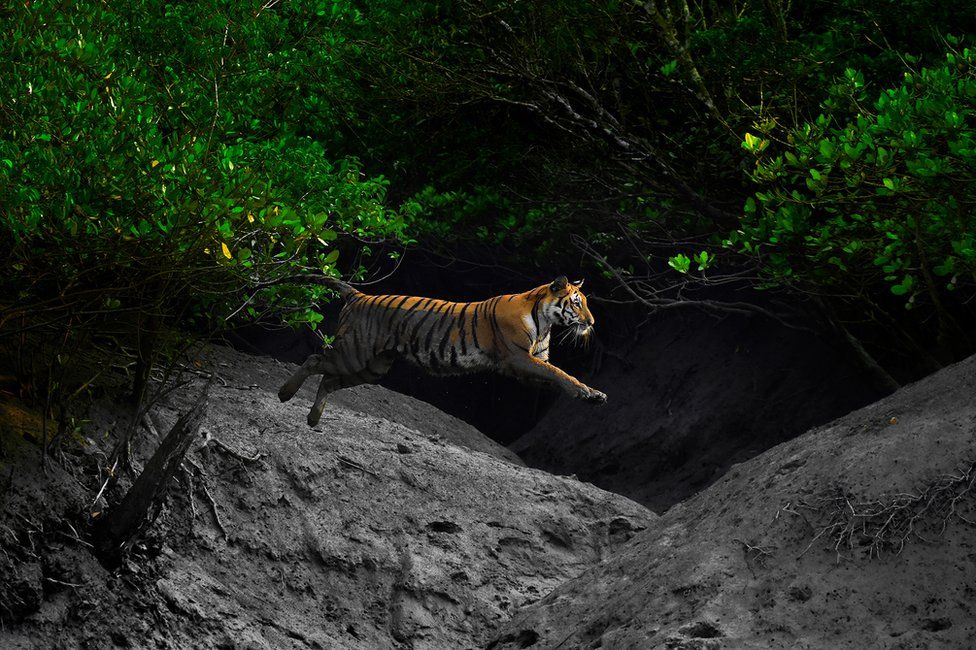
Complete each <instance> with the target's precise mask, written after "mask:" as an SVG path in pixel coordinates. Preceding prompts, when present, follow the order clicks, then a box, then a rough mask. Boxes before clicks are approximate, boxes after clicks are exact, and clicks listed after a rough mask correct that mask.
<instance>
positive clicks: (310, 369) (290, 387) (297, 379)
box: [278, 348, 334, 402]
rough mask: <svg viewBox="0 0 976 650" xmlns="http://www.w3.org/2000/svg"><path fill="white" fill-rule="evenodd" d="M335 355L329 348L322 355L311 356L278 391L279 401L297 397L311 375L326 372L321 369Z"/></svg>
mask: <svg viewBox="0 0 976 650" xmlns="http://www.w3.org/2000/svg"><path fill="white" fill-rule="evenodd" d="M333 354H334V351H333V350H332V349H331V348H329V349H326V350H325V351H324V352H323V353H322V354H312V355H309V357H308V358H307V359H305V363H303V364H302V365H301V366H299V368H298V370H296V371H295V372H294V373H293V374H292V376H291V377H289V378H288V381H286V382H285V383H284V384H282V385H281V388H279V389H278V399H280V400H281V401H282V402H287V401H288V400H290V399H291V398H292V397H294V396H295V393H297V392H298V389H299V388H301V387H302V384H304V383H305V380H306V379H308V378H309V376H310V375H317V374H322V373H323V372H325V370H324V369H321V368H323V367H324V366H325V364H326V363H327V362H328V361H329V358H328V357H330V356H332V355H333Z"/></svg>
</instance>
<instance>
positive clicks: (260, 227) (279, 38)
mask: <svg viewBox="0 0 976 650" xmlns="http://www.w3.org/2000/svg"><path fill="white" fill-rule="evenodd" d="M331 6H332V5H331V3H314V2H313V3H289V4H288V5H287V6H284V7H281V8H280V9H279V10H278V11H267V10H263V4H262V3H227V4H225V3H218V2H206V3H190V4H182V3H177V4H173V5H168V4H164V3H159V2H134V3H103V2H98V1H92V2H83V3H72V4H71V6H70V8H68V6H67V5H65V4H64V3H59V2H45V1H41V2H29V3H16V4H15V5H14V6H13V7H9V8H8V9H6V10H0V11H2V13H3V16H2V18H3V22H2V39H0V41H2V43H3V45H2V46H0V47H2V57H0V60H2V61H3V64H2V65H3V74H2V75H0V97H2V100H0V103H2V105H3V110H2V112H0V197H2V199H0V211H2V218H0V241H2V242H3V251H2V252H3V255H4V263H5V265H6V267H7V268H12V269H14V270H15V271H16V272H17V275H16V276H13V277H11V276H10V275H8V276H7V277H6V278H5V279H4V281H3V282H4V285H5V286H4V288H5V291H4V295H5V296H7V299H6V300H5V301H4V302H5V303H6V304H5V305H4V307H5V310H4V311H5V318H6V319H7V320H8V321H9V320H10V319H11V318H14V317H16V316H17V315H27V316H32V315H36V313H37V310H38V308H39V305H44V306H45V309H48V310H49V317H48V320H49V321H51V322H53V323H55V324H56V323H58V322H60V321H61V320H63V319H68V320H71V321H73V322H74V323H75V324H77V323H79V322H82V321H85V319H87V318H89V317H93V316H97V315H98V314H102V313H104V312H106V311H114V312H120V313H123V314H124V313H126V312H132V313H134V314H135V315H136V316H138V317H145V316H146V315H147V314H150V315H152V316H153V317H155V318H158V319H161V320H164V321H165V320H167V319H168V320H171V321H172V320H174V319H176V320H179V319H180V318H182V317H183V316H185V315H193V316H195V317H196V318H198V319H199V318H200V317H201V316H213V317H218V318H221V319H222V318H223V317H225V316H227V315H228V314H229V313H230V311H232V310H234V309H235V308H236V307H239V306H241V304H242V301H243V299H244V294H242V290H244V289H246V288H248V287H249V286H251V285H252V284H253V283H254V282H255V281H256V280H258V279H261V280H267V279H269V278H272V277H276V276H280V275H282V274H285V273H288V272H293V271H295V270H299V269H305V268H314V269H326V270H328V269H331V268H332V267H333V265H334V264H335V262H336V259H337V256H338V255H339V248H337V247H336V240H337V237H338V234H339V233H342V234H345V235H347V236H349V237H355V238H358V239H362V240H368V239H373V238H386V237H398V236H403V234H404V231H403V226H404V213H405V212H404V210H405V211H407V212H409V206H408V207H407V208H405V209H404V210H401V209H397V208H394V207H390V206H389V205H388V204H387V202H386V200H385V195H386V191H387V182H386V181H385V180H384V179H383V178H382V177H381V176H376V175H374V176H372V177H370V176H366V175H364V174H363V172H362V171H361V169H360V164H359V163H358V161H357V160H356V159H355V158H353V157H348V156H338V157H337V156H334V155H330V152H329V151H328V150H327V149H326V147H325V146H324V145H325V143H324V142H323V141H322V140H320V139H318V138H316V137H313V136H311V135H309V133H308V128H309V126H310V122H311V125H312V126H315V127H316V128H317V131H318V132H323V131H326V130H328V129H332V128H334V127H335V124H334V121H335V120H338V119H340V117H339V113H340V111H337V110H326V108H316V107H317V106H319V105H320V104H322V103H323V101H324V98H322V97H320V96H318V95H316V94H312V93H311V92H310V91H308V90H307V89H305V88H304V85H305V78H306V74H307V71H308V70H309V69H310V68H315V69H320V70H323V71H328V70H329V69H330V67H331V66H332V62H331V60H330V57H329V55H328V52H327V51H325V50H323V49H322V48H321V38H322V36H323V35H328V34H329V33H330V32H331V31H332V30H333V29H334V28H335V25H336V24H337V23H339V22H341V20H342V17H341V16H340V17H338V18H337V17H335V16H334V15H332V14H328V13H327V12H326V10H327V9H329V8H330V7H331ZM329 109H331V107H329ZM310 114H314V116H315V120H316V121H317V122H313V121H311V118H310ZM272 291H278V292H280V293H282V294H283V297H284V298H293V299H295V300H294V302H295V303H297V304H303V305H305V306H304V307H302V308H301V309H300V311H299V312H297V313H296V317H297V318H299V319H306V320H312V321H314V320H315V319H318V318H320V316H318V314H316V313H315V312H314V311H312V310H310V309H308V308H307V306H308V305H309V304H310V301H309V298H310V297H314V293H315V291H316V290H315V289H302V290H300V291H296V290H294V289H287V290H286V289H284V288H281V289H273V290H269V292H272ZM309 294H313V296H310V295H309ZM299 298H300V299H301V300H298V299H299ZM11 299H12V302H10V300H11ZM286 302H287V301H286ZM284 306H285V307H287V306H288V305H287V304H285V305H284ZM248 309H251V310H252V313H253V307H250V306H249V307H248Z"/></svg>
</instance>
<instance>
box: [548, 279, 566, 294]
mask: <svg viewBox="0 0 976 650" xmlns="http://www.w3.org/2000/svg"><path fill="white" fill-rule="evenodd" d="M567 284H569V278H567V277H566V276H565V275H560V276H559V277H558V278H556V279H555V280H553V281H552V284H550V285H549V290H550V291H552V292H553V293H560V292H562V291H565V290H566V285H567Z"/></svg>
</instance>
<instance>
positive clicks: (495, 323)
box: [488, 298, 502, 345]
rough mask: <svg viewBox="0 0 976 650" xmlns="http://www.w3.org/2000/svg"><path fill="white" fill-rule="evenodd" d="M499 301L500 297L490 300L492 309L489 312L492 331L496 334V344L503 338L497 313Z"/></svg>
mask: <svg viewBox="0 0 976 650" xmlns="http://www.w3.org/2000/svg"><path fill="white" fill-rule="evenodd" d="M498 301H499V298H492V299H491V300H489V301H488V304H489V305H491V311H490V312H488V318H489V320H490V321H491V331H492V333H493V334H494V335H495V344H496V345H497V344H498V342H499V341H500V340H501V339H502V335H501V334H502V332H501V328H500V327H498V315H497V307H498Z"/></svg>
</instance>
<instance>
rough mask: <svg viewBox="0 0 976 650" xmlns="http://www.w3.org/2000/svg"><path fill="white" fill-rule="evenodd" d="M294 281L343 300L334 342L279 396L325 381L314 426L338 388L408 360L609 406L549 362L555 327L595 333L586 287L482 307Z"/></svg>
mask: <svg viewBox="0 0 976 650" xmlns="http://www.w3.org/2000/svg"><path fill="white" fill-rule="evenodd" d="M295 280H296V281H304V282H314V283H317V284H325V285H327V286H329V287H331V288H333V289H335V290H336V291H338V292H339V294H340V295H341V296H342V297H343V298H344V299H345V301H346V304H345V305H344V306H343V308H342V311H341V312H340V314H339V328H338V330H337V331H336V336H335V341H334V342H333V344H332V346H331V347H328V348H326V349H325V351H323V352H322V353H321V354H313V355H311V356H310V357H309V358H308V359H307V360H306V361H305V363H303V364H302V366H301V367H300V368H299V369H298V370H297V371H296V372H295V373H294V374H293V375H292V376H291V377H289V379H288V381H286V382H285V383H284V385H283V386H282V387H281V389H280V390H279V391H278V397H279V398H280V399H281V401H282V402H287V401H288V400H290V399H291V398H292V397H293V396H294V395H295V393H296V392H298V389H299V388H301V386H302V384H303V383H305V380H306V379H307V378H308V377H309V375H322V380H321V382H320V383H319V388H318V392H317V393H316V395H315V402H314V404H313V405H312V410H311V411H309V414H308V424H309V426H315V425H316V424H317V423H318V421H319V418H321V417H322V411H323V410H324V408H325V398H326V397H327V396H328V395H329V393H331V392H333V391H336V390H338V389H340V388H348V387H350V386H356V385H358V384H365V383H372V382H375V381H377V380H378V379H379V378H380V377H382V376H383V375H384V374H386V372H387V371H388V370H389V369H390V366H391V365H393V361H394V360H395V359H397V358H403V359H406V360H408V361H411V362H412V363H414V364H415V365H418V366H420V367H421V368H425V369H426V370H428V371H430V372H431V373H433V374H438V375H452V374H466V373H472V372H478V371H482V370H495V371H498V372H501V373H503V374H507V375H512V376H515V377H517V378H519V379H521V380H524V381H527V382H530V383H536V384H542V385H545V386H548V387H555V388H560V389H562V390H563V391H565V392H566V393H567V394H569V395H570V396H572V397H575V398H578V399H584V400H586V401H589V402H595V403H600V404H602V403H604V402H606V400H607V396H606V395H605V394H603V393H601V392H600V391H598V390H596V389H594V388H590V387H589V386H587V385H586V384H584V383H583V382H581V381H579V380H578V379H576V378H575V377H573V376H571V375H569V374H567V373H566V372H563V371H562V370H560V369H559V368H557V367H556V366H554V365H552V364H551V363H549V339H550V332H551V330H552V326H553V325H564V326H567V327H572V328H574V329H573V331H574V333H575V334H576V336H580V337H587V336H589V335H590V334H591V333H592V331H593V324H594V322H595V320H594V318H593V314H591V313H590V310H589V308H587V306H586V296H584V295H583V293H582V292H581V291H580V287H582V286H583V281H582V280H580V281H578V282H569V280H567V279H566V277H565V276H560V277H558V278H556V279H555V280H554V281H553V282H552V283H550V284H544V285H542V286H540V287H536V288H535V289H531V290H529V291H526V292H524V293H513V294H507V295H503V296H495V297H494V298H489V299H487V300H483V301H481V302H448V301H446V300H437V299H435V298H419V297H415V296H392V295H378V296H369V295H366V294H364V293H361V292H360V291H358V290H357V289H355V288H354V287H352V286H350V285H348V284H346V283H345V282H342V281H341V280H336V279H334V278H328V277H324V276H303V277H300V278H295Z"/></svg>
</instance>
